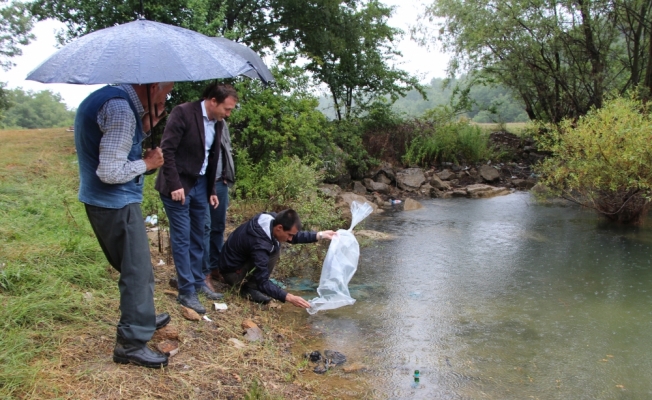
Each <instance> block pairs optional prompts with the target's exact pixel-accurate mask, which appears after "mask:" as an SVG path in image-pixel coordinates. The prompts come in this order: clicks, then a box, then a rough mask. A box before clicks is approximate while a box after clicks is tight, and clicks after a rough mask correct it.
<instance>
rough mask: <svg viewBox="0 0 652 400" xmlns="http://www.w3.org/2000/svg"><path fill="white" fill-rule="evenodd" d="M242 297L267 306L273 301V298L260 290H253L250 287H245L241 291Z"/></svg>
mask: <svg viewBox="0 0 652 400" xmlns="http://www.w3.org/2000/svg"><path fill="white" fill-rule="evenodd" d="M240 295H241V296H242V297H244V298H246V299H249V300H251V301H253V302H254V303H260V304H267V303H269V302H270V301H272V298H271V297H269V296H267V295H266V294H264V293H263V292H261V291H260V290H256V289H252V288H250V287H246V286H243V287H242V289H241V290H240Z"/></svg>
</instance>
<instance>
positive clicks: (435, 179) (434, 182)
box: [430, 174, 451, 190]
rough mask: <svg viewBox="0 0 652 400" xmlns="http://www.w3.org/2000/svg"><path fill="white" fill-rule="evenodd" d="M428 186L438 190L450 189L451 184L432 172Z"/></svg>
mask: <svg viewBox="0 0 652 400" xmlns="http://www.w3.org/2000/svg"><path fill="white" fill-rule="evenodd" d="M430 186H432V187H434V188H437V189H439V190H450V188H451V185H450V184H449V183H448V182H444V181H443V180H441V178H440V177H439V176H437V174H433V176H432V178H430Z"/></svg>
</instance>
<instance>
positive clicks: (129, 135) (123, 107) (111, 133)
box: [96, 99, 147, 185]
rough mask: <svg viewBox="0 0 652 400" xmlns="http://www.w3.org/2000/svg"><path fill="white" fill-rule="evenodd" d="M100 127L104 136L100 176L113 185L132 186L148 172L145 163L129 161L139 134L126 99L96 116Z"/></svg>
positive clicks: (113, 102)
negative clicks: (129, 183)
mask: <svg viewBox="0 0 652 400" xmlns="http://www.w3.org/2000/svg"><path fill="white" fill-rule="evenodd" d="M97 124H98V125H99V127H100V130H101V131H102V132H103V133H104V135H103V136H102V140H101V141H100V164H99V165H98V167H97V171H96V173H97V176H98V177H99V178H100V180H101V181H102V182H104V183H108V184H111V185H115V184H121V183H126V182H129V181H130V180H132V179H134V178H135V177H137V176H138V175H142V174H144V173H145V171H146V170H147V167H146V165H145V161H143V160H136V161H129V159H128V158H127V157H128V156H129V152H131V147H132V145H133V137H134V134H135V132H136V117H135V116H134V113H133V111H132V110H131V107H129V103H128V102H127V101H126V100H124V99H111V100H109V101H107V102H106V103H104V105H103V106H102V107H101V108H100V110H99V112H98V113H97Z"/></svg>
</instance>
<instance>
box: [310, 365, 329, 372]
mask: <svg viewBox="0 0 652 400" xmlns="http://www.w3.org/2000/svg"><path fill="white" fill-rule="evenodd" d="M312 371H313V372H314V373H316V374H325V373H326V371H327V369H326V367H324V366H323V365H321V364H319V365H318V366H316V367H315V369H313V370H312Z"/></svg>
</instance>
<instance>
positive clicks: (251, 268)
mask: <svg viewBox="0 0 652 400" xmlns="http://www.w3.org/2000/svg"><path fill="white" fill-rule="evenodd" d="M300 229H301V221H300V220H299V215H298V214H297V212H296V211H294V210H290V209H288V210H283V211H281V212H279V213H278V214H276V213H261V214H258V215H256V216H255V217H253V218H252V219H250V220H249V221H247V222H245V223H244V224H242V225H240V226H239V227H238V228H237V229H236V230H235V231H233V233H231V235H229V238H228V239H227V241H226V243H224V247H223V248H222V253H221V255H220V264H219V270H220V273H221V274H222V276H223V277H224V281H225V282H226V283H227V284H229V285H231V286H235V287H239V288H240V295H242V296H243V297H246V298H248V299H250V300H251V301H254V302H256V303H261V304H267V303H269V301H270V300H271V299H276V300H279V301H282V302H286V301H287V302H289V303H291V304H293V305H295V306H297V307H303V308H309V307H310V304H309V303H308V302H307V301H306V300H304V299H303V298H301V297H299V296H295V295H293V294H290V293H287V292H286V291H284V290H283V289H281V288H280V287H278V286H277V285H275V284H273V283H272V282H270V280H269V277H270V276H271V275H272V272H273V271H274V267H275V266H276V264H277V263H278V260H279V257H280V255H281V243H283V242H288V243H292V244H299V243H314V242H317V241H319V240H323V239H328V240H330V239H332V238H333V236H334V235H335V232H334V231H322V232H309V231H300Z"/></svg>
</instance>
